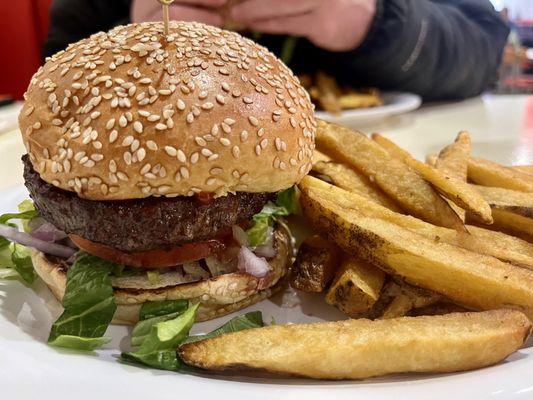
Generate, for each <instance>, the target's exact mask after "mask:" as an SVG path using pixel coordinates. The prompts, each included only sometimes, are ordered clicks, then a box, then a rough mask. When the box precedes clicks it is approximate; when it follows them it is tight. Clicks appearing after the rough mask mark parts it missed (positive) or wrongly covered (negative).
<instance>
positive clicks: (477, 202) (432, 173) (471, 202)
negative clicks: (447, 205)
mask: <svg viewBox="0 0 533 400" xmlns="http://www.w3.org/2000/svg"><path fill="white" fill-rule="evenodd" d="M372 139H373V140H374V141H375V142H376V143H378V144H379V145H380V146H382V147H383V148H384V149H385V150H386V151H387V152H389V154H390V155H391V156H393V157H395V158H397V159H399V160H401V161H403V162H404V163H406V164H407V165H408V166H410V167H411V168H413V169H414V170H415V171H417V172H418V173H419V174H420V175H421V176H422V177H423V178H424V179H425V180H426V181H428V182H429V183H431V184H432V185H433V186H434V187H435V189H437V190H438V191H439V192H440V193H441V194H442V195H443V196H445V197H446V198H447V199H449V200H451V201H453V202H454V203H455V204H457V205H458V206H459V207H461V208H463V209H465V210H468V211H470V212H471V213H473V214H474V215H476V216H478V217H479V218H480V219H481V220H482V221H483V222H484V223H486V224H491V223H492V216H491V211H490V206H489V205H488V204H487V202H486V201H485V200H484V199H483V196H481V194H480V193H479V192H478V191H477V190H476V189H475V188H473V187H471V186H469V185H468V183H466V181H465V180H462V178H459V179H458V178H456V177H454V176H451V175H448V174H446V173H444V172H442V171H440V170H438V169H436V168H433V167H431V166H430V165H427V164H424V163H423V162H421V161H418V160H417V159H415V158H413V157H412V156H411V155H410V154H409V153H408V152H406V151H405V150H403V149H402V148H401V147H399V146H397V145H396V144H395V143H393V142H392V141H390V140H389V139H387V138H385V137H383V136H381V135H380V134H378V133H374V134H373V135H372ZM437 162H438V161H437Z"/></svg>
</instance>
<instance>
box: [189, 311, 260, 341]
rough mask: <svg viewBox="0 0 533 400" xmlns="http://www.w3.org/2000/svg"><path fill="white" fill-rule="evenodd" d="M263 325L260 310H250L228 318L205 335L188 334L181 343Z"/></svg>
mask: <svg viewBox="0 0 533 400" xmlns="http://www.w3.org/2000/svg"><path fill="white" fill-rule="evenodd" d="M264 325H265V324H264V322H263V315H262V314H261V311H252V312H249V313H246V314H242V315H239V316H237V317H235V318H232V319H230V320H229V321H228V322H226V323H225V324H224V325H222V326H221V327H220V328H217V329H215V330H214V331H212V332H210V333H207V334H205V335H198V336H189V337H188V338H187V339H185V341H184V342H183V343H192V342H197V341H199V340H204V339H211V338H214V337H217V336H220V335H222V334H224V333H231V332H239V331H243V330H245V329H251V328H260V327H262V326H264Z"/></svg>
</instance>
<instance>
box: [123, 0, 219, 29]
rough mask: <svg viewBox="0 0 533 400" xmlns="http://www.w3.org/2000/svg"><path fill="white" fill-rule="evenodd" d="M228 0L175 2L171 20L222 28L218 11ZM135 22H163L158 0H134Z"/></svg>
mask: <svg viewBox="0 0 533 400" xmlns="http://www.w3.org/2000/svg"><path fill="white" fill-rule="evenodd" d="M227 1H228V0H175V1H174V3H172V4H171V5H170V8H169V15H170V19H171V20H179V21H197V22H203V23H204V24H209V25H215V26H221V25H222V22H223V21H222V17H221V15H220V12H219V10H218V8H219V7H221V6H223V5H224V4H225V3H226V2H227ZM131 20H132V21H133V22H143V21H162V20H163V14H162V8H161V4H160V3H159V2H157V1H156V0H133V2H132V6H131Z"/></svg>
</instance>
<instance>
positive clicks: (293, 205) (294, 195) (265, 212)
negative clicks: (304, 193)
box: [246, 186, 300, 247]
mask: <svg viewBox="0 0 533 400" xmlns="http://www.w3.org/2000/svg"><path fill="white" fill-rule="evenodd" d="M299 194H300V193H299V191H298V188H297V187H296V186H293V187H291V188H289V189H286V190H284V191H282V192H280V193H279V194H278V197H277V198H276V201H275V203H272V202H270V201H269V202H268V203H266V204H265V206H264V207H263V209H262V210H261V212H260V213H259V214H255V215H254V216H253V217H252V226H251V227H250V228H249V229H248V230H247V231H246V234H247V235H248V239H249V241H250V246H252V247H257V246H261V245H262V244H265V242H266V241H267V240H268V228H269V227H271V226H273V225H274V222H275V221H276V220H277V219H278V217H283V216H287V215H290V214H297V213H300V202H299Z"/></svg>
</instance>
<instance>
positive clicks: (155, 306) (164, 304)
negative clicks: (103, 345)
mask: <svg viewBox="0 0 533 400" xmlns="http://www.w3.org/2000/svg"><path fill="white" fill-rule="evenodd" d="M188 306H189V302H188V301H187V300H167V301H152V302H148V303H144V304H143V305H142V307H141V311H140V314H139V322H137V324H136V325H135V327H134V328H133V331H132V332H131V345H132V346H140V345H142V344H143V342H144V340H145V339H146V338H147V336H148V335H149V333H150V330H151V329H152V327H153V326H154V325H156V324H158V323H160V322H164V321H168V320H169V319H174V318H176V317H178V316H180V315H181V314H183V313H184V312H185V311H186V310H187V307H188Z"/></svg>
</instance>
